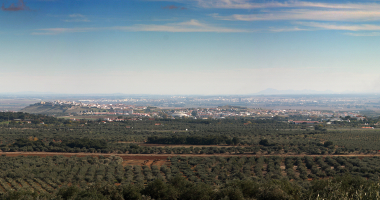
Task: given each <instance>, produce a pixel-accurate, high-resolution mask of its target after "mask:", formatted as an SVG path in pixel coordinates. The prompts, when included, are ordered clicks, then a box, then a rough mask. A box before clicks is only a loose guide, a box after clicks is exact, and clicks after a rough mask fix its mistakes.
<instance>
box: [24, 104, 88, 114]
mask: <svg viewBox="0 0 380 200" xmlns="http://www.w3.org/2000/svg"><path fill="white" fill-rule="evenodd" d="M84 110H86V109H85V108H81V107H80V106H74V105H72V106H71V105H52V104H49V103H46V104H41V103H35V104H32V105H29V106H27V107H25V108H23V109H22V110H20V111H21V112H26V113H32V114H48V115H49V114H50V115H51V114H58V115H60V114H69V113H78V112H80V111H84Z"/></svg>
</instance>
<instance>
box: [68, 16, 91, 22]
mask: <svg viewBox="0 0 380 200" xmlns="http://www.w3.org/2000/svg"><path fill="white" fill-rule="evenodd" d="M63 21H64V22H90V20H89V19H87V17H86V16H84V15H81V14H71V15H69V16H68V19H65V20H63Z"/></svg>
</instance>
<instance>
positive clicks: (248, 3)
mask: <svg viewBox="0 0 380 200" xmlns="http://www.w3.org/2000/svg"><path fill="white" fill-rule="evenodd" d="M162 1H164V0H162ZM193 1H195V2H197V3H198V6H200V7H203V8H220V9H258V8H329V9H362V10H363V9H364V10H378V9H379V8H380V4H377V3H321V2H308V1H298V0H290V1H285V2H279V1H269V2H263V3H256V2H254V1H252V0H193ZM177 2H178V1H177ZM182 2H186V1H182Z"/></svg>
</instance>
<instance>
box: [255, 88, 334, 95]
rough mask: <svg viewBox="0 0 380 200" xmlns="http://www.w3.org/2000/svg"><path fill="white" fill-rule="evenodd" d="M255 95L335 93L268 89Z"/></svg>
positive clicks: (329, 91)
mask: <svg viewBox="0 0 380 200" xmlns="http://www.w3.org/2000/svg"><path fill="white" fill-rule="evenodd" d="M256 94H263V95H274V94H335V92H333V91H331V90H325V91H317V90H277V89H273V88H268V89H265V90H262V91H260V92H258V93H256Z"/></svg>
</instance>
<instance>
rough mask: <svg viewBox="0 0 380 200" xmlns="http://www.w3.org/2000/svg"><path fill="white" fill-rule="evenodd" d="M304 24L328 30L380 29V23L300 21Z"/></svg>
mask: <svg viewBox="0 0 380 200" xmlns="http://www.w3.org/2000/svg"><path fill="white" fill-rule="evenodd" d="M298 24H302V25H304V26H310V27H314V28H320V29H326V30H343V31H380V25H373V24H359V25H337V24H331V23H318V22H299V23H298Z"/></svg>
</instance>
